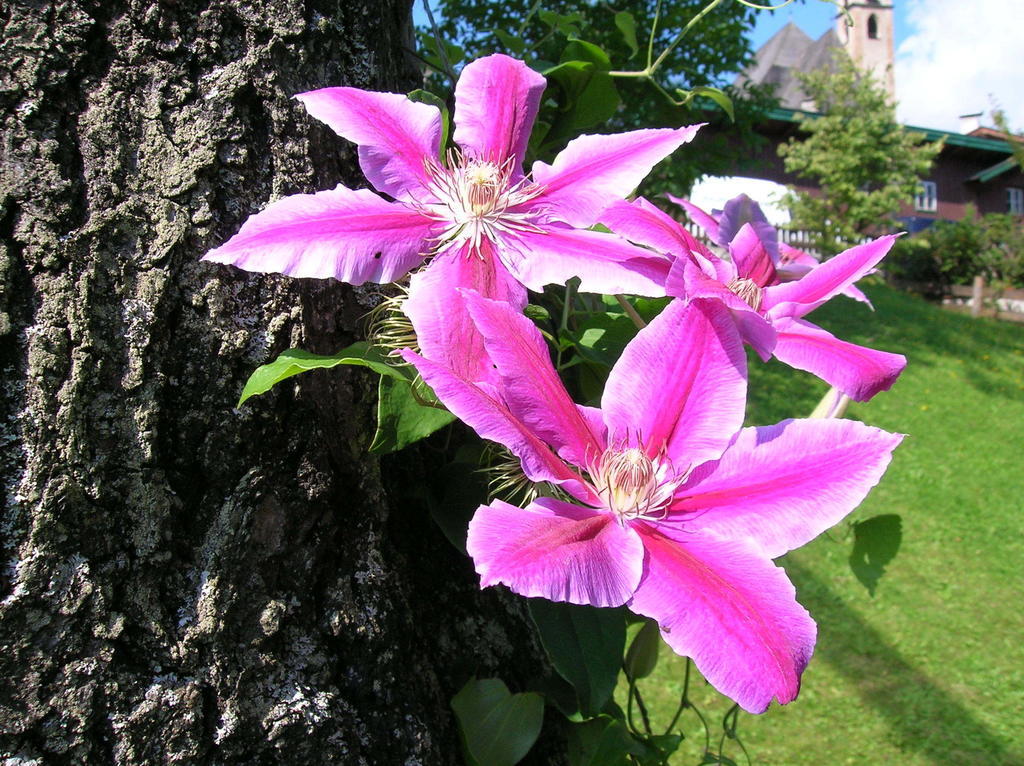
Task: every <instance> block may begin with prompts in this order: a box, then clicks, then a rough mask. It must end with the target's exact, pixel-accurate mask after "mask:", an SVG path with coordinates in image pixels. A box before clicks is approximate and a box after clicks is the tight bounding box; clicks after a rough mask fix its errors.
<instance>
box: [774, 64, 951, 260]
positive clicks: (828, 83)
mask: <svg viewBox="0 0 1024 766" xmlns="http://www.w3.org/2000/svg"><path fill="white" fill-rule="evenodd" d="M798 76H799V77H800V81H801V83H802V84H803V87H804V90H805V91H806V93H807V94H808V96H809V97H810V98H811V99H813V101H814V102H815V104H816V106H817V110H818V112H819V113H820V114H805V115H803V116H802V117H801V119H800V130H801V132H802V134H803V135H802V136H801V137H798V138H791V139H790V140H789V141H788V142H787V143H785V144H782V145H781V146H779V154H780V155H781V156H782V157H783V158H784V162H785V167H786V170H787V171H789V172H790V173H795V174H796V175H797V176H798V177H800V178H803V179H806V180H807V181H809V182H810V183H811V184H812V185H814V186H817V187H818V189H820V193H817V192H814V193H812V192H807V191H800V190H797V189H793V188H791V189H790V191H789V193H788V194H787V195H786V197H785V199H784V202H785V204H787V205H788V206H789V209H790V214H791V216H792V221H791V223H790V226H791V227H792V228H794V229H800V230H806V231H809V232H811V237H812V243H811V244H812V245H813V246H814V247H816V248H817V249H819V250H820V251H821V252H822V253H823V254H824V255H826V256H828V255H831V254H834V253H837V252H839V251H840V250H843V249H845V248H846V247H849V246H850V245H851V244H854V243H856V242H859V241H860V240H861V239H862V238H863V237H866V236H871V235H877V234H880V233H884V232H885V231H887V230H890V229H891V228H892V227H893V226H894V225H895V220H894V216H895V215H896V214H897V213H898V212H899V210H900V207H901V206H902V205H904V204H907V203H909V202H910V200H912V199H913V197H914V195H915V194H916V193H917V192H918V191H919V190H920V181H921V178H922V176H924V175H926V174H927V173H928V171H929V169H930V168H931V163H932V160H933V159H934V158H935V155H936V154H938V152H939V149H940V148H941V145H942V143H941V141H936V142H934V143H927V144H925V143H922V142H923V141H924V136H922V135H921V134H919V133H911V132H908V131H906V130H905V129H904V128H903V127H902V126H901V125H900V124H899V123H898V122H896V112H895V106H894V104H893V103H892V102H891V101H889V99H888V97H887V95H886V93H885V91H884V90H883V89H882V88H881V87H880V86H879V85H878V84H877V83H875V82H874V81H873V80H872V79H871V77H870V76H869V75H865V74H863V73H861V72H860V71H859V70H858V69H857V67H856V65H855V64H854V63H853V61H851V60H850V58H849V57H848V56H847V55H846V54H845V53H837V54H836V62H835V71H833V72H830V71H828V70H825V69H822V70H818V71H815V72H810V73H806V74H801V75H798Z"/></svg>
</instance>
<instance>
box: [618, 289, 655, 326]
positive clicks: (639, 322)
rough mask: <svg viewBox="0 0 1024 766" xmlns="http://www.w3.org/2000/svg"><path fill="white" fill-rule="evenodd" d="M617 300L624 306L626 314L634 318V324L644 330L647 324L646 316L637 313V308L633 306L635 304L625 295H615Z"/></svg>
mask: <svg viewBox="0 0 1024 766" xmlns="http://www.w3.org/2000/svg"><path fill="white" fill-rule="evenodd" d="M615 300H617V301H618V302H619V305H620V306H622V310H623V311H625V312H626V316H628V317H629V318H630V319H632V320H633V324H635V325H636V326H637V329H638V330H642V329H644V328H645V327H646V326H647V322H645V321H644V318H643V317H642V316H640V314H638V313H637V310H636V309H635V308H633V304H632V303H630V302H629V301H627V300H626V298H625V296H622V295H618V294H616V295H615Z"/></svg>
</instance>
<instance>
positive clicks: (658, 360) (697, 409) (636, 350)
mask: <svg viewBox="0 0 1024 766" xmlns="http://www.w3.org/2000/svg"><path fill="white" fill-rule="evenodd" d="M746 371H747V368H746V356H745V354H744V351H743V344H742V342H741V340H740V337H739V335H738V333H737V332H736V327H735V324H734V322H733V320H732V318H731V317H730V315H729V311H728V309H726V308H725V307H724V306H721V305H720V304H718V303H717V302H714V301H693V302H691V303H690V304H689V305H686V304H684V303H683V302H682V301H678V300H677V301H673V302H672V303H671V304H669V306H668V307H667V308H666V309H665V310H664V311H662V312H661V314H659V315H658V316H657V317H656V318H655V319H654V320H653V321H652V322H651V323H650V324H649V325H648V326H647V327H645V328H644V329H643V330H641V331H640V332H639V333H637V335H636V337H635V338H634V339H633V340H632V341H631V342H630V343H629V345H628V346H626V348H625V350H624V351H623V352H622V356H621V357H619V360H618V362H616V364H615V366H614V367H613V368H612V371H611V373H610V374H609V376H608V382H607V383H606V384H605V389H604V396H603V397H602V399H601V408H602V410H603V411H604V418H605V422H606V423H607V424H608V443H609V444H611V445H620V444H629V445H631V446H639V445H640V444H642V445H643V446H644V447H645V448H646V451H647V454H648V455H649V456H650V457H654V456H656V455H658V454H659V453H661V452H662V450H665V451H666V452H667V455H668V458H669V459H670V460H672V462H673V464H674V465H675V467H676V469H677V470H678V471H679V472H682V471H685V470H686V468H687V467H688V466H693V465H698V464H700V463H702V462H704V461H705V460H712V459H714V458H717V457H718V456H720V455H721V454H722V451H723V450H724V449H725V448H726V446H727V445H728V444H729V441H730V439H732V437H733V435H734V434H735V433H736V432H737V431H738V430H739V428H740V426H741V425H742V423H743V410H744V407H745V404H746V393H747V386H746V384H747V381H746Z"/></svg>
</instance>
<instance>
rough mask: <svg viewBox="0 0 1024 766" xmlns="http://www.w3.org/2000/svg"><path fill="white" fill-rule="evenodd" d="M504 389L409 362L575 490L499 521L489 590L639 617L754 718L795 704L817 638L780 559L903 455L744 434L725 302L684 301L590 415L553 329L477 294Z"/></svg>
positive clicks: (624, 363)
mask: <svg viewBox="0 0 1024 766" xmlns="http://www.w3.org/2000/svg"><path fill="white" fill-rule="evenodd" d="M464 294H465V299H466V303H467V307H468V313H469V315H470V317H471V318H472V321H474V322H475V324H476V326H477V328H478V330H479V331H480V333H481V336H482V337H483V339H484V345H485V347H486V351H487V354H488V358H489V359H490V361H491V362H492V363H493V364H494V365H495V366H496V368H497V371H498V378H497V381H498V382H497V384H496V385H490V384H479V385H478V384H475V383H474V382H472V381H470V380H467V379H466V378H464V377H462V376H460V375H459V374H457V373H456V372H453V371H452V370H451V369H449V368H446V367H444V366H442V365H439V364H437V363H435V362H432V361H430V360H427V359H424V358H422V357H420V356H418V355H416V354H414V353H413V352H411V351H408V350H406V351H404V352H403V355H404V357H405V358H406V360H407V361H409V362H410V363H412V364H414V365H415V366H416V367H417V368H418V370H419V372H420V373H421V374H422V376H423V378H424V380H425V381H426V382H427V383H428V384H429V385H430V386H431V387H432V388H433V389H434V391H435V392H436V393H437V395H438V396H439V397H440V399H441V401H442V402H444V404H445V405H446V406H447V407H448V408H449V409H450V410H451V411H452V412H453V413H455V414H456V415H457V416H458V417H460V418H461V419H462V420H463V421H465V422H466V423H468V424H469V425H470V426H472V427H473V428H474V429H476V431H477V432H478V433H479V434H480V435H481V436H482V437H484V438H486V439H490V440H493V441H496V442H498V443H500V444H502V445H504V446H505V447H507V448H508V449H509V450H510V451H511V452H513V453H514V454H515V455H516V456H517V457H518V458H519V460H520V462H521V464H522V468H523V471H524V473H525V474H526V476H527V477H528V478H529V479H531V480H533V481H535V482H546V483H549V484H553V485H557V486H558V487H559V488H560V489H561V494H562V499H556V498H554V497H541V498H539V499H537V500H535V501H534V502H532V503H530V504H529V505H528V506H527V507H526V508H518V507H515V506H513V505H510V504H508V503H505V502H501V501H497V500H496V501H493V502H492V503H490V504H489V505H483V506H481V507H480V508H479V509H478V510H477V512H476V514H475V516H474V517H473V520H472V521H471V522H470V525H469V535H468V540H467V549H468V551H469V553H470V555H471V556H472V558H473V561H474V563H475V566H476V570H477V572H478V573H479V574H480V577H481V586H482V587H487V586H490V585H495V584H498V583H502V584H504V585H507V586H508V587H509V588H511V589H512V590H513V591H515V592H516V593H519V594H521V595H523V596H527V597H542V598H547V599H550V600H552V601H568V602H570V603H574V604H591V605H594V606H618V605H621V604H627V605H628V606H629V608H630V609H632V610H633V611H634V612H636V613H638V614H641V615H646V616H648V617H651V618H653V619H655V620H657V622H658V624H659V625H660V627H661V631H662V635H663V637H664V639H665V641H666V642H667V643H668V644H669V646H671V647H672V648H673V649H674V650H675V651H676V652H678V653H680V654H683V655H686V656H690V657H692V658H693V660H694V662H695V663H696V665H697V667H698V668H699V669H700V670H701V672H702V673H703V674H704V676H705V677H706V678H707V679H708V680H709V681H710V682H711V683H712V684H713V685H714V686H715V687H716V688H717V689H718V690H719V691H721V692H722V693H724V694H726V695H728V696H729V697H731V698H733V699H734V700H736V701H737V702H738V703H739V704H740V705H741V706H742V707H743V708H744V709H745V710H748V711H750V712H755V713H759V712H763V711H764V710H765V709H767V707H768V706H769V704H770V703H771V700H772V698H773V697H774V698H776V699H778V701H779V702H781V703H786V702H789V701H791V700H792V699H794V698H795V697H796V695H797V692H798V690H799V685H800V675H801V673H802V671H803V669H804V667H805V666H806V665H807V662H808V660H809V659H810V657H811V653H812V650H813V647H814V642H815V635H816V628H815V625H814V622H813V620H812V619H811V618H810V616H809V615H808V614H807V612H806V610H804V609H803V607H801V606H800V605H799V604H798V603H797V602H796V599H795V593H794V589H793V586H792V584H791V583H790V582H789V580H788V578H787V577H786V574H785V572H784V571H783V570H782V569H781V568H779V567H777V566H775V565H774V564H773V563H772V561H771V559H773V558H776V557H778V556H781V555H782V554H784V553H785V552H786V551H788V550H791V549H793V548H796V547H798V546H800V545H803V544H804V543H806V542H808V541H809V540H811V539H812V538H813V537H815V536H816V535H818V534H819V533H820V532H822V531H823V530H825V529H827V528H828V527H830V526H832V525H833V524H835V523H837V522H838V521H839V520H840V519H842V518H843V517H844V516H845V515H846V514H848V513H849V512H850V511H851V510H853V509H854V508H855V507H856V506H857V504H858V503H860V501H861V500H862V499H863V498H864V497H865V495H866V494H867V492H868V491H869V490H870V488H871V487H873V486H874V485H875V484H876V483H877V482H878V480H879V478H880V477H881V476H882V474H883V472H884V471H885V468H886V466H887V464H888V462H889V459H890V454H891V452H892V450H893V449H894V448H895V446H896V445H897V444H898V443H899V441H900V439H901V438H902V437H901V436H900V435H896V434H890V433H886V432H884V431H881V430H879V429H877V428H872V427H869V426H866V425H863V424H862V423H857V422H853V421H849V420H789V421H784V422H782V423H779V424H778V425H775V426H770V427H766V428H741V425H742V421H743V411H744V405H745V398H746V368H745V356H744V353H743V348H742V342H741V340H740V338H739V336H738V334H737V332H736V328H735V324H734V323H733V321H732V319H731V318H730V317H729V313H728V310H727V309H726V308H725V307H724V306H722V305H721V304H720V303H718V302H716V301H693V302H691V303H690V304H685V303H684V302H682V301H674V302H673V303H672V304H671V305H670V306H669V307H668V308H666V309H665V311H664V312H663V313H662V314H661V315H660V316H658V317H657V318H656V319H655V320H654V321H653V322H651V324H650V325H649V326H648V327H646V328H645V329H643V330H641V331H640V332H639V333H638V334H637V336H636V337H635V338H634V339H633V341H632V342H631V343H630V344H629V345H628V346H627V347H626V349H625V351H624V352H623V354H622V356H621V357H620V359H619V361H618V362H617V363H616V365H615V367H614V368H613V369H612V371H611V374H610V376H609V378H608V382H607V385H606V388H605V391H604V395H603V398H602V401H601V408H600V409H597V408H592V407H582V406H578V405H576V404H574V403H573V402H572V401H571V400H570V398H569V396H568V394H567V393H566V391H565V389H564V387H563V386H562V383H561V381H560V380H559V378H558V375H557V374H556V372H555V370H554V368H553V367H552V364H551V360H550V356H549V353H548V350H547V347H546V346H545V344H544V341H543V339H542V337H541V335H540V333H539V331H538V330H537V328H536V327H535V326H534V325H533V324H532V323H531V322H530V321H529V320H528V319H527V318H526V317H524V316H523V315H521V314H519V313H518V312H516V311H515V310H514V309H513V308H512V307H510V306H508V305H507V304H503V303H500V302H497V301H492V300H488V299H486V298H483V297H481V296H479V295H477V294H475V293H473V292H472V291H465V293H464Z"/></svg>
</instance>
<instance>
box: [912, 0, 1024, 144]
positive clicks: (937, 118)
mask: <svg viewBox="0 0 1024 766" xmlns="http://www.w3.org/2000/svg"><path fill="white" fill-rule="evenodd" d="M900 1H901V2H905V3H907V11H906V15H905V16H904V17H903V18H904V19H905V20H906V24H907V29H905V30H903V42H902V43H900V45H899V48H898V50H897V51H896V96H897V99H898V101H899V106H898V109H897V112H898V114H899V118H900V120H901V121H903V122H905V123H909V124H911V125H918V126H921V127H928V128H939V129H942V130H951V131H958V130H959V125H958V120H957V118H958V116H959V115H961V114H970V113H972V112H985V113H986V114H985V117H984V119H983V124H987V125H991V124H992V120H991V117H990V115H989V114H988V113H989V112H990V110H991V108H992V106H993V101H992V99H995V103H996V104H997V105H998V106H1000V107H1001V108H1002V109H1003V110H1004V111H1005V112H1006V114H1007V117H1008V118H1009V122H1010V126H1011V127H1013V128H1015V129H1024V66H1022V64H1024V55H1022V53H1024V38H1022V36H1021V24H1020V19H1021V13H1022V11H1024V3H1022V2H1021V0H971V1H969V2H965V1H964V0H900Z"/></svg>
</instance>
